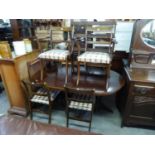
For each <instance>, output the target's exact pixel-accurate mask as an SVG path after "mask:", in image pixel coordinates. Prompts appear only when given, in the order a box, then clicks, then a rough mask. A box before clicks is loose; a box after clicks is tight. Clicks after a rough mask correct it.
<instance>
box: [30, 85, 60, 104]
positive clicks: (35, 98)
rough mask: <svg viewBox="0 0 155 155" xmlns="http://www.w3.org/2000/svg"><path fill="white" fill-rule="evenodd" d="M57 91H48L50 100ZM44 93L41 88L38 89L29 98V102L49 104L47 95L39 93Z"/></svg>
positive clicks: (56, 94)
mask: <svg viewBox="0 0 155 155" xmlns="http://www.w3.org/2000/svg"><path fill="white" fill-rule="evenodd" d="M59 93H60V92H59V91H51V92H50V97H51V98H50V99H51V101H54V100H55V98H56V97H57V96H58V94H59ZM45 94H47V93H46V91H45V90H44V89H43V88H41V89H39V90H38V91H37V94H36V95H34V96H33V97H32V98H31V102H34V103H40V104H46V105H48V104H49V99H48V97H47V96H41V95H45Z"/></svg>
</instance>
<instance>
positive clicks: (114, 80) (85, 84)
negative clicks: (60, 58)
mask: <svg viewBox="0 0 155 155" xmlns="http://www.w3.org/2000/svg"><path fill="white" fill-rule="evenodd" d="M69 70H70V71H69V76H68V83H67V86H69V87H78V88H84V89H94V91H95V94H96V96H108V95H112V94H115V93H117V92H118V91H119V90H120V89H121V88H122V87H123V86H124V84H125V80H124V78H123V77H122V76H121V75H120V74H119V73H117V72H115V71H113V70H111V71H110V77H109V79H108V87H107V88H106V80H107V79H106V77H105V79H104V78H103V76H100V75H99V74H100V73H99V72H97V71H92V72H93V73H91V72H90V73H89V74H85V73H84V69H81V70H82V71H81V78H80V82H79V85H78V86H77V85H76V82H77V74H76V73H75V74H73V73H71V69H69ZM94 73H95V74H94ZM43 81H44V82H46V83H47V84H48V86H49V88H52V89H53V88H54V89H56V90H60V91H64V84H65V83H64V81H65V67H64V68H63V67H61V69H60V70H59V72H58V73H56V72H53V73H48V74H47V75H46V77H45V78H44V79H43Z"/></svg>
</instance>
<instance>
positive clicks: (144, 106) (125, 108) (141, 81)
mask: <svg viewBox="0 0 155 155" xmlns="http://www.w3.org/2000/svg"><path fill="white" fill-rule="evenodd" d="M124 77H125V79H126V85H125V87H124V88H123V90H122V92H121V98H120V100H119V102H118V103H119V104H118V108H119V110H120V111H122V114H123V120H122V126H131V125H132V126H155V70H153V69H139V68H138V69H137V68H127V67H125V69H124ZM120 103H121V104H120Z"/></svg>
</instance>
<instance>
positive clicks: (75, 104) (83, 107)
mask: <svg viewBox="0 0 155 155" xmlns="http://www.w3.org/2000/svg"><path fill="white" fill-rule="evenodd" d="M69 108H72V109H79V110H86V111H91V110H92V103H84V102H77V101H71V102H70V104H69Z"/></svg>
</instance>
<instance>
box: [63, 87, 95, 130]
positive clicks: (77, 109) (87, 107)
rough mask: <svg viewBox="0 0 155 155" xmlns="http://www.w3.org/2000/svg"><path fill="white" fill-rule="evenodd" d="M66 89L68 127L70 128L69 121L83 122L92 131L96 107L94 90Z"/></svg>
mask: <svg viewBox="0 0 155 155" xmlns="http://www.w3.org/2000/svg"><path fill="white" fill-rule="evenodd" d="M64 89H65V98H66V119H67V121H66V126H67V127H68V126H69V120H76V121H82V122H86V123H88V124H89V131H90V130H91V124H92V116H93V111H94V105H95V92H94V90H90V89H82V88H70V87H67V86H65V87H64Z"/></svg>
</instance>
